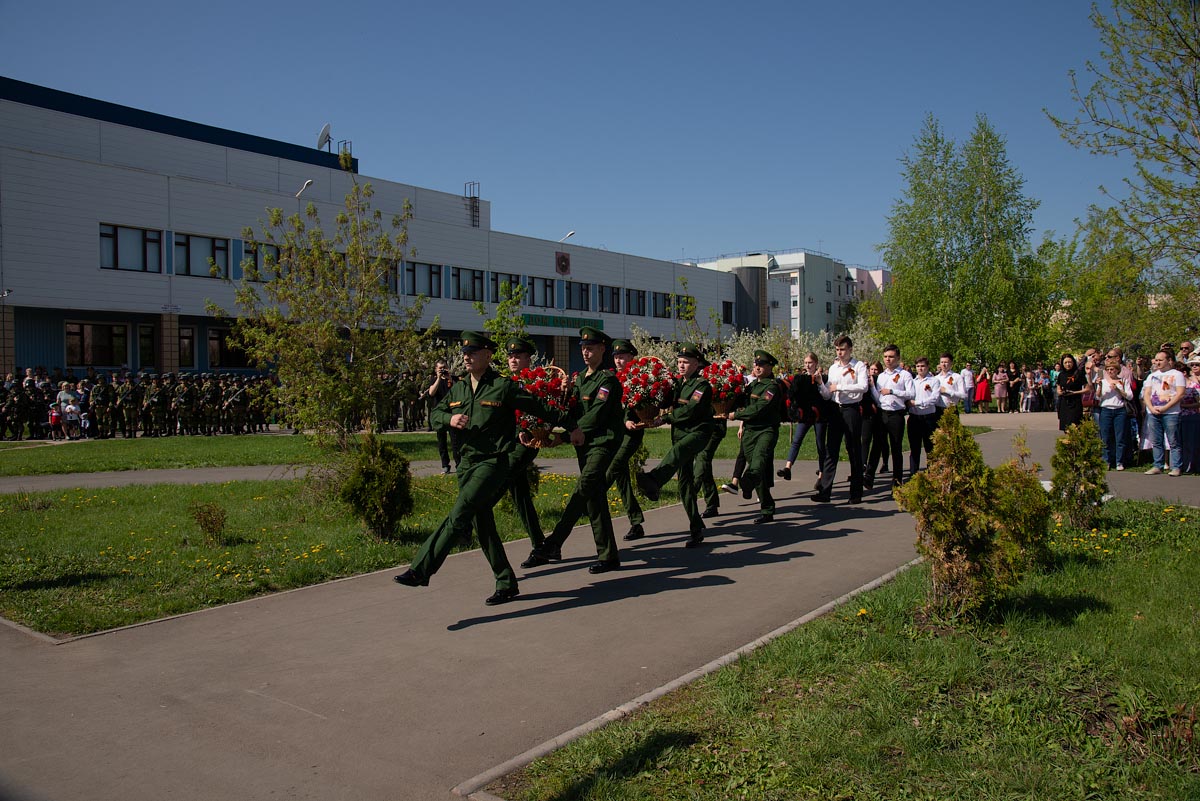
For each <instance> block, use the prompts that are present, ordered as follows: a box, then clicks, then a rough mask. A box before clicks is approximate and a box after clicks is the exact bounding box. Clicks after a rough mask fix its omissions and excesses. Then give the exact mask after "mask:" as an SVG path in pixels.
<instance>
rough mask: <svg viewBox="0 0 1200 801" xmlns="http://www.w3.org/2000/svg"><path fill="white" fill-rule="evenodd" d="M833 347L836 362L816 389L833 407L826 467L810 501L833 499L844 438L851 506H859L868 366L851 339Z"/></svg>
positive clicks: (824, 501)
mask: <svg viewBox="0 0 1200 801" xmlns="http://www.w3.org/2000/svg"><path fill="white" fill-rule="evenodd" d="M833 348H834V350H835V351H837V360H836V361H834V363H833V365H832V366H830V368H829V379H828V381H827V382H826V383H824V384H821V385H819V386H818V389H819V390H820V392H821V397H823V398H825V399H826V400H831V401H833V402H834V403H835V404H836V406H835V409H834V414H833V415H831V416H830V420H829V427H828V428H827V429H826V431H825V442H826V445H825V464H823V465H821V480H820V481H818V482H817V493H816V494H815V495H813V496H812V499H813V500H814V501H816V502H818V503H829V502H830V501H831V500H832V499H833V497H832V496H833V480H834V478H835V476H836V475H837V463H838V456H839V455H840V453H841V450H842V438H843V437H844V438H845V440H846V458H847V459H849V460H850V503H862V493H863V457H862V409H861V408H860V405H859V404H860V403H861V401H862V398H863V395H864V394H865V393H866V392H867V389H868V387H869V385H870V384H869V381H868V379H867V365H866V364H864V363H863V362H860V361H859V360H858V359H855V358H854V356H853V353H854V343H853V342H852V341H851V340H850V337H847V336H842V337H838V338H837V339H836V340H834V343H833Z"/></svg>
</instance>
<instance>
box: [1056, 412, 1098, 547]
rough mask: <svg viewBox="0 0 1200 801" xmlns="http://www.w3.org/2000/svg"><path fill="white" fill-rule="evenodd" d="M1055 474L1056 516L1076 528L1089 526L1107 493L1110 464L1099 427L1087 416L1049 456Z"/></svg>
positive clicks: (1072, 427)
mask: <svg viewBox="0 0 1200 801" xmlns="http://www.w3.org/2000/svg"><path fill="white" fill-rule="evenodd" d="M1050 467H1051V468H1053V470H1054V475H1053V477H1052V478H1051V482H1050V495H1051V497H1052V498H1053V499H1054V504H1055V506H1056V507H1057V511H1055V516H1056V517H1057V518H1059V519H1060V521H1061V522H1065V523H1067V524H1069V525H1071V526H1074V527H1075V528H1082V529H1090V528H1091V527H1092V524H1093V523H1094V522H1095V520H1096V515H1097V514H1099V511H1100V502H1101V499H1102V498H1103V497H1104V494H1105V493H1106V492H1108V472H1107V471H1108V466H1107V465H1106V464H1105V462H1104V458H1103V453H1102V450H1101V443H1100V429H1099V427H1097V425H1096V423H1095V422H1094V421H1092V420H1091V418H1088V419H1086V420H1084V421H1083V422H1081V423H1076V424H1075V425H1073V426H1071V427H1070V428H1068V429H1067V434H1066V436H1064V437H1062V438H1061V439H1059V441H1058V445H1056V446H1055V448H1054V455H1053V456H1052V457H1050Z"/></svg>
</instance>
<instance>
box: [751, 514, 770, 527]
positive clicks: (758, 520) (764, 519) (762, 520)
mask: <svg viewBox="0 0 1200 801" xmlns="http://www.w3.org/2000/svg"><path fill="white" fill-rule="evenodd" d="M774 520H775V515H759V516H758V517H756V518H754V525H756V526H761V525H762V524H763V523H771V522H774Z"/></svg>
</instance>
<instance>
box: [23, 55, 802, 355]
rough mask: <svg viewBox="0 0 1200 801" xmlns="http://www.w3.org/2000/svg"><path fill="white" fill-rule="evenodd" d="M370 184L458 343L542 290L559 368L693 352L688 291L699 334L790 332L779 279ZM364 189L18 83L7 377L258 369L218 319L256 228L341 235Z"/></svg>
mask: <svg viewBox="0 0 1200 801" xmlns="http://www.w3.org/2000/svg"><path fill="white" fill-rule="evenodd" d="M352 169H353V171H354V172H357V170H358V163H357V160H355V161H354V165H353V168H352ZM359 180H361V181H364V182H370V183H371V185H372V187H373V188H374V191H375V196H374V198H373V199H372V204H373V206H374V207H375V208H376V209H379V210H381V211H382V212H383V213H384V217H385V219H387V218H390V215H392V214H396V213H399V212H400V211H402V209H403V206H404V203H405V201H406V200H407V201H409V202H410V203H411V204H412V213H413V219H412V220H411V221H410V222H409V226H408V228H409V235H410V242H411V244H412V246H413V247H415V248H416V250H417V255H416V257H415V258H414V259H413V260H412V261H411V262H406V263H405V264H404V265H403V267H402V269H401V271H400V276H399V280H398V282H397V287H396V291H397V302H398V303H402V302H404V296H406V295H410V296H411V295H416V294H424V295H427V296H429V297H430V302H429V304H428V305H427V307H426V310H425V314H426V320H425V322H429V321H432V319H433V317H434V315H438V316H439V317H440V321H441V326H442V328H443V330H445V331H446V332H447V338H448V339H449V338H452V337H454V336H455V335H457V333H458V332H459V331H461V330H463V329H478V328H480V327H481V323H482V320H481V319H480V317H479V315H478V314H477V313H476V311H475V309H474V304H473V301H475V300H482V301H484V302H486V303H494V302H495V300H496V296H497V290H498V287H499V284H500V283H501V282H502V281H505V280H509V281H519V282H520V283H522V284H523V285H524V286H525V287H526V289H527V294H526V318H525V319H526V325H527V327H528V330H529V332H530V333H531V334H532V335H533V338H534V339H535V341H537V343H538V344H539V347H540V348H541V349H542V350H544V351H545V352H547V353H549V354H551V355H553V356H554V357H555V359H556V360H557V361H558V362H559V363H560V364H564V363H565V362H566V360H567V359H568V358H569V359H571V361H573V362H574V363H575V364H576V365H578V363H579V362H578V359H579V357H578V349H577V348H576V347H574V343H575V341H576V338H577V329H578V328H579V327H580V326H582V325H594V326H596V327H598V328H602V329H603V330H604V331H606V332H608V333H609V334H610V335H613V336H618V337H620V336H626V335H627V332H628V331H629V330H630V326H631V325H634V324H636V325H638V326H640V327H641V328H644V329H646V330H648V331H649V332H650V333H651V334H653V335H655V336H659V337H662V338H664V339H675V338H678V337H680V336H681V330H682V327H681V325H680V323H679V321H678V320H677V319H676V314H677V312H676V308H677V304H675V302H674V299H675V296H676V295H677V294H679V293H681V292H682V289H681V283H680V281H679V279H680V278H681V277H682V278H686V281H687V294H688V295H691V296H692V297H694V298H695V300H696V305H697V319H698V320H700V321H701V324H703V323H704V322H705V321H707V320H708V317H709V309H710V308H711V309H715V310H716V311H717V313H718V314H719V315H720V316H721V319H722V320H723V321H724V323H725V324H727V325H732V326H735V327H737V328H742V329H747V328H748V329H751V330H758V329H761V328H763V327H765V326H769V325H771V324H772V321H773V320H776V321H778V322H779V323H780V324H783V323H784V322H785V320H786V317H781V316H780V313H781V311H785V310H784V309H783V302H784V301H786V294H778V293H777V294H771V292H770V291H769V290H770V288H769V287H768V283H774V282H768V281H767V280H766V275H767V271H766V268H765V266H764V267H761V268H759V269H758V270H745V271H741V272H740V273H739V274H738V275H734V274H732V273H722V272H718V271H713V270H705V269H698V268H697V267H695V266H694V265H688V264H679V263H675V262H670V261H661V260H657V259H649V258H643V257H640V256H634V255H629V254H623V253H613V252H610V251H607V250H598V249H594V248H588V247H581V246H577V245H573V244H571V243H569V242H567V243H557V242H552V241H548V240H542V239H534V238H531V237H525V236H520V235H518V234H509V233H502V232H499V231H494V230H492V228H491V203H490V202H489V201H487V200H483V199H480V198H479V197H478V192H477V191H471V190H470V189H468V191H466V192H464V193H463V194H456V193H448V192H440V191H436V190H432V189H424V188H420V187H416V186H409V185H406V184H402V183H396V182H393V181H387V180H381V179H376V178H366V177H362V178H360V179H359ZM308 182H311V183H308ZM306 183H307V188H305V189H304V192H303V195H302V197H300V198H299V199H298V198H297V197H296V193H297V191H298V190H300V189H301V187H304V186H305V185H306ZM350 185H351V179H350V176H349V175H348V174H346V173H345V172H343V171H342V170H341V169H340V168H339V166H338V158H337V156H336V155H335V154H333V153H327V152H324V151H322V150H319V149H315V148H307V147H301V146H298V145H293V144H289V143H286V142H279V141H275V140H270V139H264V138H261V137H257V136H252V135H249V134H244V133H238V132H235V131H229V130H225V129H221V128H214V127H211V126H207V125H200V124H197V123H192V122H187V121H185V120H180V119H176V118H172V117H167V116H163V115H160V114H154V113H151V112H146V111H141V110H138V109H133V108H129V107H126V106H119V105H115V104H112V103H107V102H103V101H99V100H93V99H90V98H86V97H81V96H78V95H72V94H68V93H65V92H59V91H57V90H53V89H47V88H43V87H39V86H34V85H32V84H27V83H23V82H21V81H15V80H11V79H7V78H2V77H0V294H2V293H3V291H4V290H7V291H9V293H10V294H8V296H7V297H4V298H0V371H2V372H4V373H7V372H10V371H12V370H14V369H15V368H17V367H35V366H38V365H42V366H45V367H48V368H49V367H55V366H61V367H64V368H72V369H74V370H75V371H76V372H79V371H81V370H82V369H86V368H87V367H94V368H97V369H107V368H116V367H121V366H126V365H127V366H129V367H131V368H133V369H143V368H153V369H156V370H162V371H176V370H197V371H200V370H211V369H238V368H240V367H243V366H244V362H243V361H241V358H240V356H239V354H237V353H236V352H233V351H231V350H230V349H229V348H228V347H226V337H227V336H228V333H229V325H230V324H229V321H227V320H218V319H214V318H212V317H210V316H209V315H208V314H207V313H206V311H205V303H206V301H209V300H211V301H213V302H214V303H216V304H217V305H218V306H220V307H222V308H226V309H232V308H234V306H235V304H234V298H233V294H234V289H235V284H236V282H237V281H239V280H240V279H241V278H242V267H241V264H242V260H243V258H244V257H245V256H246V255H247V252H248V251H247V249H246V247H245V243H244V242H243V240H242V238H241V237H242V231H243V229H244V228H245V227H247V226H250V227H253V228H254V229H255V230H258V229H259V228H260V225H259V223H260V221H261V220H263V219H264V218H265V217H266V211H265V210H266V209H268V208H276V207H278V208H282V209H284V210H285V212H291V211H292V210H293V209H299V208H300V207H301V205H302V204H307V203H309V202H311V203H314V204H315V205H316V206H317V209H318V211H319V213H320V216H321V219H322V220H324V221H327V225H330V226H331V224H332V220H333V219H334V216H335V215H336V213H337V211H338V210H339V209H340V208H341V205H342V201H343V198H344V197H345V195H346V193H347V192H348V191H349V189H350ZM564 254H565V255H564ZM209 259H213V260H214V261H215V262H216V264H217V265H218V271H219V272H220V273H221V276H218V277H215V278H214V277H213V276H212V275H211V274H210V269H209V261H208V260H209ZM226 279H228V280H226ZM749 298H753V302H750V301H749V300H747V301H746V302H745V303H743V302H742V300H743V299H749ZM772 301H774V303H775V304H777V305H772Z"/></svg>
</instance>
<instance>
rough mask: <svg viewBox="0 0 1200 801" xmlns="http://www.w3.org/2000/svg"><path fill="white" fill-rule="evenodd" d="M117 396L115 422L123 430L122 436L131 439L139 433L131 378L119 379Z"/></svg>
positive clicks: (124, 376) (122, 377)
mask: <svg viewBox="0 0 1200 801" xmlns="http://www.w3.org/2000/svg"><path fill="white" fill-rule="evenodd" d="M115 394H116V409H115V411H114V414H113V417H114V418H115V420H114V421H113V422H114V423H115V424H116V426H117V428H120V429H121V436H122V437H124V438H125V439H129V438H130V437H132V436H134V435H135V434H136V433H137V405H136V398H135V397H134V392H133V384H132V383H131V382H130V380H129V376H127V375H123V376H121V377H120V378H119V379H118V382H117V386H116V388H115Z"/></svg>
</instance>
